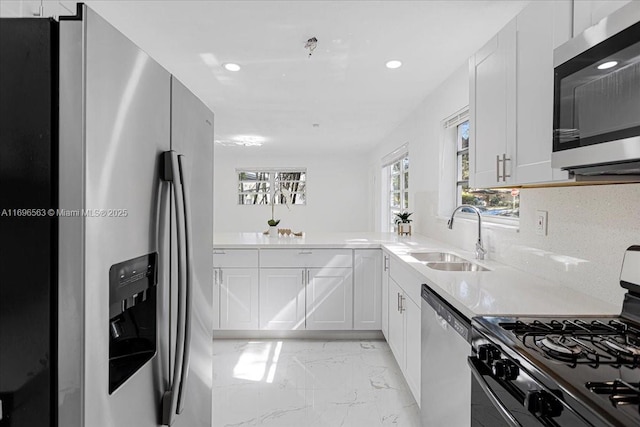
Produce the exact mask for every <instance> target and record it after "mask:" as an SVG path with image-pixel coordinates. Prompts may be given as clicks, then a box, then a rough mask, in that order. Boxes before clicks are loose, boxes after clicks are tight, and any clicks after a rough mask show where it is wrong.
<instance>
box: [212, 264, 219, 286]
mask: <svg viewBox="0 0 640 427" xmlns="http://www.w3.org/2000/svg"><path fill="white" fill-rule="evenodd" d="M213 284H214V285H219V284H220V283H218V269H217V268H214V269H213Z"/></svg>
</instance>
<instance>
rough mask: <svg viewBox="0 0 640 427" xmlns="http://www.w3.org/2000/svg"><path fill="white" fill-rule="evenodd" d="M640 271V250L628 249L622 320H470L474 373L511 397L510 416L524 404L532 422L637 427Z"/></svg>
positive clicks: (639, 418)
mask: <svg viewBox="0 0 640 427" xmlns="http://www.w3.org/2000/svg"><path fill="white" fill-rule="evenodd" d="M638 266H640V245H636V246H631V247H630V248H628V249H627V251H626V252H625V256H624V260H623V263H622V271H621V274H620V286H622V287H623V288H625V289H627V290H628V291H629V292H627V294H626V295H625V299H624V303H623V306H622V311H621V314H620V316H609V317H601V316H599V317H596V316H594V317H589V316H584V317H579V318H573V317H568V316H536V317H530V318H529V317H475V318H473V320H472V326H473V327H472V337H471V344H472V347H473V356H472V357H470V358H469V359H470V366H471V368H472V373H474V376H475V377H477V378H482V381H484V383H485V389H487V390H488V389H489V388H492V389H493V387H495V388H496V390H498V391H497V392H496V391H494V392H493V394H495V393H502V392H503V391H504V392H507V393H508V394H509V395H510V396H511V401H512V402H515V407H516V409H515V410H514V411H513V412H512V413H511V415H510V416H511V417H513V416H516V415H517V414H520V413H522V410H521V408H522V407H524V408H525V410H526V411H525V412H526V414H527V416H529V417H531V416H532V417H533V418H535V422H534V425H540V424H542V425H549V426H558V425H561V426H564V425H571V426H573V425H580V426H582V425H596V426H600V425H609V426H640V268H638ZM488 384H492V386H491V387H490V386H489V385H488ZM490 394H492V393H490ZM494 400H495V399H494ZM514 414H516V415H514ZM507 418H509V417H507ZM525 418H526V417H525ZM523 425H524V424H523Z"/></svg>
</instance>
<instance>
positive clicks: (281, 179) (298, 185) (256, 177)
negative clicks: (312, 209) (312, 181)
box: [236, 168, 307, 205]
mask: <svg viewBox="0 0 640 427" xmlns="http://www.w3.org/2000/svg"><path fill="white" fill-rule="evenodd" d="M236 173H237V175H238V204H239V205H268V204H270V203H271V200H274V202H275V204H276V205H280V204H285V203H286V202H287V198H288V203H289V204H291V205H305V204H306V203H307V192H306V190H307V171H306V169H300V168H298V169H295V170H294V169H291V170H286V169H274V170H246V169H241V170H236Z"/></svg>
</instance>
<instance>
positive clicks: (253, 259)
mask: <svg viewBox="0 0 640 427" xmlns="http://www.w3.org/2000/svg"><path fill="white" fill-rule="evenodd" d="M213 266H214V267H215V268H225V267H238V268H243V267H258V250H257V249H214V250H213Z"/></svg>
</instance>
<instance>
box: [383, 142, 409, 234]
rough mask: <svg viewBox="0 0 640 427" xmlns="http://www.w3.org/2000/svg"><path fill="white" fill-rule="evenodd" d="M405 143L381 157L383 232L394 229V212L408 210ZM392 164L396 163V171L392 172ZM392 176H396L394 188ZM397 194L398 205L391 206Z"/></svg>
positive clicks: (390, 231)
mask: <svg viewBox="0 0 640 427" xmlns="http://www.w3.org/2000/svg"><path fill="white" fill-rule="evenodd" d="M406 148H407V146H406V144H405V145H403V146H402V147H401V148H400V149H398V150H396V151H394V152H393V153H391V154H390V155H389V156H387V158H388V160H387V161H384V159H383V163H382V164H383V166H382V170H383V175H384V179H383V188H382V191H383V192H384V199H385V208H384V212H385V215H384V216H385V218H383V219H382V225H383V227H384V230H383V231H384V232H389V233H393V232H395V231H396V224H395V218H396V215H395V214H396V213H400V212H408V211H409V202H410V200H409V185H408V183H409V168H410V163H411V162H410V159H409V152H408V151H407V149H406ZM394 165H398V168H397V171H395V172H394ZM394 177H397V178H398V189H397V190H394V188H393V181H394ZM396 194H397V195H398V198H399V206H393V205H392V200H393V198H394V195H396Z"/></svg>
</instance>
